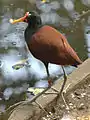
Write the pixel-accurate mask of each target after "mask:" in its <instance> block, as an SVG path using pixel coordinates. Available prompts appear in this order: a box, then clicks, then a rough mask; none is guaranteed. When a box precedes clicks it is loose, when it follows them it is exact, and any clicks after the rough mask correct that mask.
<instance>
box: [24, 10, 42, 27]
mask: <svg viewBox="0 0 90 120" xmlns="http://www.w3.org/2000/svg"><path fill="white" fill-rule="evenodd" d="M26 14H28V15H27V17H26V19H25V20H24V22H27V23H28V25H29V27H37V26H40V25H41V17H40V16H39V15H38V14H37V13H36V12H27V13H26Z"/></svg>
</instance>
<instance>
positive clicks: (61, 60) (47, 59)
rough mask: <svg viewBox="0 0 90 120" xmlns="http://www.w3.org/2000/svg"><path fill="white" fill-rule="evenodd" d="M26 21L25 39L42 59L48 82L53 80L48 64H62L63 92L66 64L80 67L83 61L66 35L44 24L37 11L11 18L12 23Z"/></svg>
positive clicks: (30, 49)
mask: <svg viewBox="0 0 90 120" xmlns="http://www.w3.org/2000/svg"><path fill="white" fill-rule="evenodd" d="M18 22H26V23H27V24H28V26H27V28H26V29H25V32H24V37H25V41H26V43H27V46H28V49H29V51H30V52H31V53H32V55H33V56H34V57H35V58H37V59H39V60H40V61H42V63H43V64H44V66H45V68H46V72H47V76H48V84H49V86H51V83H52V82H51V80H50V79H49V78H50V74H49V69H48V65H49V63H52V64H57V65H61V66H62V70H63V73H64V82H63V85H62V88H61V90H60V94H61V93H62V92H63V89H64V86H65V83H66V80H67V75H66V73H65V70H64V66H66V65H71V66H75V67H78V65H80V64H82V61H81V60H80V58H79V57H78V55H77V54H76V52H75V51H74V49H73V48H72V47H71V46H70V44H69V43H68V41H67V39H66V37H65V36H64V35H63V34H61V33H60V32H59V31H58V30H56V29H55V28H54V27H52V26H50V25H43V24H42V20H41V17H40V15H39V14H38V13H37V12H36V11H30V12H26V14H25V15H24V17H21V18H19V19H16V20H15V19H10V23H12V24H15V23H18Z"/></svg>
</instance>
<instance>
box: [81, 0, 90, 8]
mask: <svg viewBox="0 0 90 120" xmlns="http://www.w3.org/2000/svg"><path fill="white" fill-rule="evenodd" d="M81 2H82V3H83V4H84V5H86V6H88V7H90V0H81Z"/></svg>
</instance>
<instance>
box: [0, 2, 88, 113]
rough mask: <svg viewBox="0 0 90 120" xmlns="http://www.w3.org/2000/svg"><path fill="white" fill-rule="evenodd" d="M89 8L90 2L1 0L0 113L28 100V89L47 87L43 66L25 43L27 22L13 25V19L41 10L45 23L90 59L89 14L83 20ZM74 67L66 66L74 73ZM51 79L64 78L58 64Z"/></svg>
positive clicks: (68, 70)
mask: <svg viewBox="0 0 90 120" xmlns="http://www.w3.org/2000/svg"><path fill="white" fill-rule="evenodd" d="M89 9H90V2H89V0H80V1H79V0H68V1H67V0H57V1H55V0H54V1H52V0H47V3H46V4H45V3H42V2H41V1H40V0H37V1H36V2H35V0H20V1H19V2H18V0H0V112H4V110H5V108H6V107H9V106H10V105H11V104H14V103H16V102H18V101H20V100H23V99H25V94H26V91H27V89H28V87H33V86H38V87H42V86H43V87H46V86H47V78H46V77H47V74H46V69H45V67H44V65H43V64H42V63H41V62H40V61H39V60H37V59H35V58H34V57H33V56H32V55H31V54H30V53H29V51H28V50H27V47H26V43H25V41H24V36H23V33H24V30H25V28H26V26H27V24H25V23H18V24H15V25H11V24H10V23H9V19H10V18H19V17H21V16H23V15H24V13H25V12H26V11H32V10H38V12H39V13H40V15H41V18H42V22H43V24H49V25H52V26H54V27H55V28H57V29H58V30H59V31H60V32H61V33H63V34H64V35H65V36H66V37H67V39H68V42H69V43H70V45H71V46H72V47H73V48H74V49H75V51H76V52H77V54H78V55H79V57H80V58H81V60H83V61H84V60H85V59H87V58H88V57H90V42H89V38H90V16H89V15H90V13H88V14H86V15H84V16H82V17H80V15H81V14H83V13H84V12H85V11H87V10H89ZM27 58H29V59H28V61H27V65H25V66H24V67H22V68H20V69H18V70H15V69H13V67H12V66H13V65H14V64H15V63H17V62H18V61H20V60H23V59H27ZM73 70H74V68H73V67H66V72H67V73H71V72H72V71H73ZM49 71H50V74H51V76H53V77H54V76H58V75H60V74H61V75H62V74H63V72H62V69H61V67H60V66H58V65H53V64H50V65H49Z"/></svg>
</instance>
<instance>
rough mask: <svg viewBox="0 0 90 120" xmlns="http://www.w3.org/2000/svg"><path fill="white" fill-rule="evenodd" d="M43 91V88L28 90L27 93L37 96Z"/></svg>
mask: <svg viewBox="0 0 90 120" xmlns="http://www.w3.org/2000/svg"><path fill="white" fill-rule="evenodd" d="M43 90H44V88H28V90H27V91H28V92H31V93H33V94H34V95H37V94H39V93H41V92H42V91H43Z"/></svg>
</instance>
